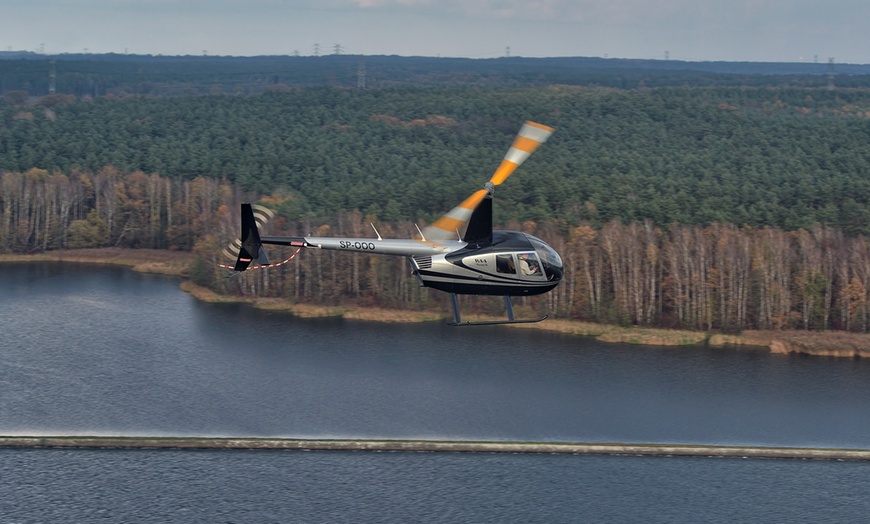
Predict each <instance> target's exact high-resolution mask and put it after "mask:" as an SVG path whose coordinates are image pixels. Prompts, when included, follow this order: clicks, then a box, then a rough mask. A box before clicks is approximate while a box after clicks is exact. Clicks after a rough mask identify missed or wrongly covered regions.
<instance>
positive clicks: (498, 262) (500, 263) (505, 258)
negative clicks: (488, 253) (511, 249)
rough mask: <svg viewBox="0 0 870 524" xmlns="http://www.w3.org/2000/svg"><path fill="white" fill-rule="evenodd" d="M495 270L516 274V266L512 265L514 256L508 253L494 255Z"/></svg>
mask: <svg viewBox="0 0 870 524" xmlns="http://www.w3.org/2000/svg"><path fill="white" fill-rule="evenodd" d="M495 270H496V271H498V272H499V273H508V274H511V275H516V274H517V267H516V266H515V265H514V256H513V255H510V254H504V255H496V256H495Z"/></svg>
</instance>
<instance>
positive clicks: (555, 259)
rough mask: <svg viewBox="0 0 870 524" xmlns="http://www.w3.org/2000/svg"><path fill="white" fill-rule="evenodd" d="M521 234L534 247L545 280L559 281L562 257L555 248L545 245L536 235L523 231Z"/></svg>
mask: <svg viewBox="0 0 870 524" xmlns="http://www.w3.org/2000/svg"><path fill="white" fill-rule="evenodd" d="M523 235H524V236H525V237H526V238H527V239H528V240H529V242H530V243H531V244H532V247H534V248H535V253H536V254H537V255H538V257H539V258H540V260H541V265H540V266H539V267H542V268H543V270H544V274H545V276H546V277H547V280H554V281H557V282H558V281H559V280H561V279H562V258H561V257H560V256H559V253H556V250H555V249H553V248H551V247H550V246H549V245H547V243H546V242H544V241H543V240H541V239H540V238H538V237H535V236H532V235H529V234H527V233H523Z"/></svg>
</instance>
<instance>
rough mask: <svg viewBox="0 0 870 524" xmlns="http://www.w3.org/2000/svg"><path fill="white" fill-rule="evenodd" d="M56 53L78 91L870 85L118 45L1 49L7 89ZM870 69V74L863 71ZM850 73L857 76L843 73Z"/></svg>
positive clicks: (741, 67) (713, 66)
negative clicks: (163, 51) (106, 48)
mask: <svg viewBox="0 0 870 524" xmlns="http://www.w3.org/2000/svg"><path fill="white" fill-rule="evenodd" d="M49 60H54V61H56V72H57V77H56V81H57V92H58V93H64V94H73V95H77V96H83V95H89V96H101V95H105V94H111V93H114V94H148V95H156V96H165V95H178V94H202V93H215V92H227V93H234V94H256V93H259V92H263V91H268V90H274V89H281V88H285V87H310V86H330V87H347V88H356V87H357V85H358V79H359V77H358V72H359V70H360V69H359V68H360V67H361V65H363V64H364V66H365V71H366V88H368V89H377V88H388V87H405V86H450V85H477V86H484V87H497V86H508V87H523V86H550V85H569V86H570V85H576V86H590V85H591V86H604V87H617V88H622V89H634V88H649V87H711V86H765V85H774V86H778V87H782V86H794V87H826V86H827V84H828V77H829V76H830V75H831V74H832V73H833V75H834V76H835V77H836V78H837V81H836V82H835V83H836V85H837V86H842V87H870V64H864V65H860V64H835V65H834V66H833V69H832V68H831V66H830V65H829V64H828V63H827V61H825V62H824V63H822V62H817V63H816V62H723V61H709V62H691V61H682V60H656V59H633V58H600V57H579V56H578V57H550V58H525V57H502V58H436V57H420V56H396V55H389V56H387V55H370V56H365V55H325V56H320V57H314V56H250V57H242V56H207V55H202V56H194V55H186V56H164V55H128V54H118V53H107V54H83V53H69V54H59V55H50V56H49V55H44V54H39V53H34V52H29V51H0V75H2V78H3V82H2V83H0V94H2V93H4V92H9V91H16V90H27V91H28V93H29V94H30V95H31V96H43V95H45V94H48V90H49V86H48V65H47V63H48V61H49ZM864 77H868V78H864ZM841 79H848V80H847V81H846V82H841V81H840V80H841Z"/></svg>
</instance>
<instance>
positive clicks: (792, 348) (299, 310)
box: [0, 248, 870, 358]
mask: <svg viewBox="0 0 870 524" xmlns="http://www.w3.org/2000/svg"><path fill="white" fill-rule="evenodd" d="M192 260H193V255H192V253H190V252H182V251H168V250H159V249H123V248H94V249H80V250H58V251H47V252H43V253H36V254H26V255H20V254H0V264H2V263H20V262H34V261H39V262H75V263H87V264H106V265H119V266H125V267H129V268H131V269H132V270H134V271H138V272H143V273H156V274H162V275H169V276H176V277H180V278H182V279H186V277H187V275H188V270H189V267H190V264H191V262H192ZM180 288H181V290H182V291H184V292H186V293H189V294H190V295H191V296H193V297H194V298H196V299H197V300H201V301H203V302H210V303H243V304H250V305H251V306H252V307H255V308H257V309H263V310H269V311H279V312H286V313H287V314H291V315H294V316H297V317H300V318H325V317H341V318H343V319H347V320H361V321H367V322H382V323H396V322H398V323H415V322H437V321H444V320H445V319H446V318H447V317H446V316H445V315H444V314H443V313H440V312H435V311H412V310H395V309H383V308H371V307H357V306H317V305H311V304H295V303H292V302H289V301H287V300H283V299H276V298H248V297H235V296H228V295H220V294H217V293H215V292H213V291H211V290H209V289H206V288H203V287H200V286H197V285H196V284H194V283H193V282H190V281H189V280H183V281H182V282H181V284H180ZM466 316H467V317H468V319H469V320H472V319H473V320H477V321H481V320H483V321H485V320H495V319H496V318H494V317H486V316H482V315H466ZM506 327H508V328H512V329H535V330H539V331H546V332H550V333H560V334H565V335H575V336H583V337H592V338H594V339H595V340H597V341H599V342H606V343H619V344H633V345H643V346H709V347H715V348H723V349H728V348H731V349H735V348H745V349H756V350H757V349H767V350H769V351H770V352H771V353H774V354H783V355H785V354H789V353H798V354H803V355H811V356H820V357H837V358H870V334H863V333H848V332H839V331H823V332H818V331H800V330H789V331H759V330H751V331H744V332H743V333H741V334H740V335H726V334H721V333H708V332H702V331H689V330H673V329H663V328H644V327H621V326H615V325H607V324H597V323H593V322H583V321H579V320H565V319H548V320H546V321H544V322H540V323H534V324H512V325H507V326H506Z"/></svg>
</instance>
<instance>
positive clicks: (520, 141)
mask: <svg viewBox="0 0 870 524" xmlns="http://www.w3.org/2000/svg"><path fill="white" fill-rule="evenodd" d="M553 131H555V130H554V129H553V128H552V127H549V126H545V125H543V124H538V123H535V122H532V121H526V122H525V123H524V124H523V127H522V128H520V132H519V133H518V134H517V137H516V138H515V139H514V143H513V144H512V145H511V147H510V149H508V152H507V153H506V154H505V156H504V159H503V160H502V161H501V165H499V166H498V169H497V170H496V171H495V174H494V175H492V178H491V179H489V181H490V182H492V184H493V185H495V186H497V185H499V184H501V183H502V182H504V181H505V179H507V177H509V176H511V173H513V172H514V171H516V169H517V168H518V167H520V165H521V164H522V163H523V162H525V161H526V159H527V158H529V155H531V154H532V153H533V152H534V151H535V149H537V148H538V146H540V145H541V144H543V143H544V142H546V141H547V139H548V138H550V135H552V134H553Z"/></svg>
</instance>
